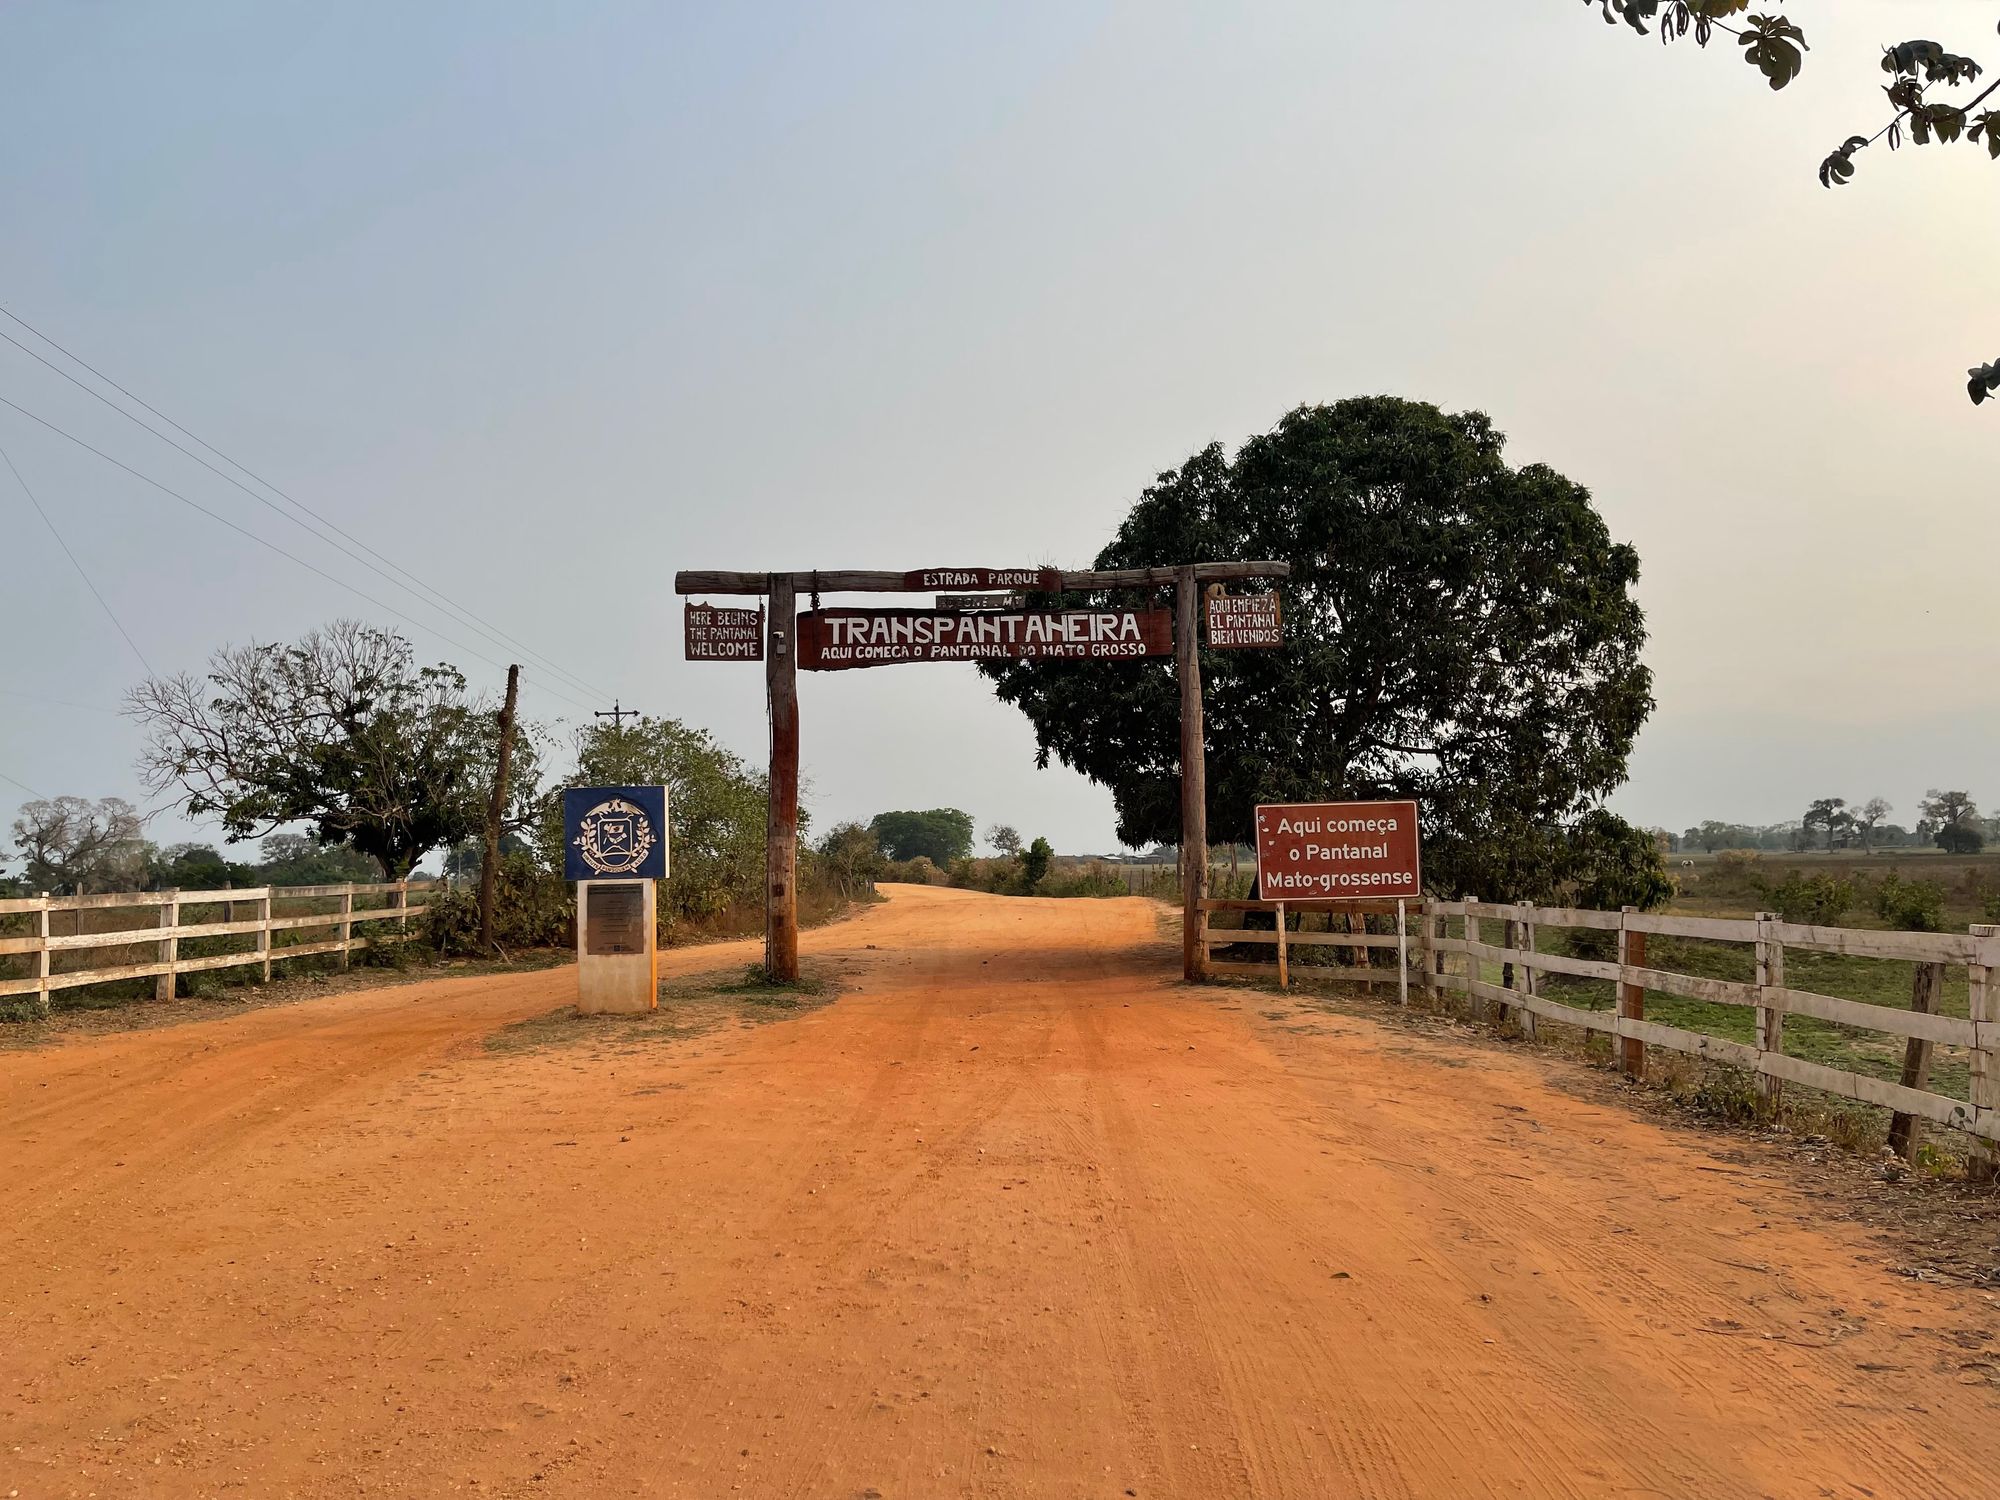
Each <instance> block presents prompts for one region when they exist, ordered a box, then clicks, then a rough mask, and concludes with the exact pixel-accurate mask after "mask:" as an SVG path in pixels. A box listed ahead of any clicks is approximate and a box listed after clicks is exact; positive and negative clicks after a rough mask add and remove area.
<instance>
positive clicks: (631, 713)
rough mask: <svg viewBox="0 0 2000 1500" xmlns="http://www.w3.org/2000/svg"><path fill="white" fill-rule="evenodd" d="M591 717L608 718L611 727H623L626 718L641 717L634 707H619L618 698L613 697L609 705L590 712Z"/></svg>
mask: <svg viewBox="0 0 2000 1500" xmlns="http://www.w3.org/2000/svg"><path fill="white" fill-rule="evenodd" d="M591 717H592V718H594V719H609V720H610V721H611V727H612V728H613V729H623V728H624V727H625V721H626V720H627V719H636V718H639V717H641V715H640V713H639V710H638V709H636V708H621V707H619V704H618V700H617V699H616V698H613V699H612V700H611V707H609V708H600V709H597V710H596V711H595V712H594V713H592V715H591Z"/></svg>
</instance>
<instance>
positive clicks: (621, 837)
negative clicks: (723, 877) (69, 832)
mask: <svg viewBox="0 0 2000 1500" xmlns="http://www.w3.org/2000/svg"><path fill="white" fill-rule="evenodd" d="M563 878H564V879H565V880H665V879H666V878H667V789H666V788H665V787H663V786H581V787H578V786H573V787H569V788H567V789H566V790H565V791H564V792H563Z"/></svg>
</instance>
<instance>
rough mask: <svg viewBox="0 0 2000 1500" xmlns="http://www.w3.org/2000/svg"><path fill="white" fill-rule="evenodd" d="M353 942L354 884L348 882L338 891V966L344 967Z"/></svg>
mask: <svg viewBox="0 0 2000 1500" xmlns="http://www.w3.org/2000/svg"><path fill="white" fill-rule="evenodd" d="M353 943H354V885H353V883H352V882H349V884H348V887H347V889H346V890H344V891H342V892H341V893H340V966H341V968H343V969H344V968H346V967H347V963H348V952H349V950H350V949H351V948H352V946H353Z"/></svg>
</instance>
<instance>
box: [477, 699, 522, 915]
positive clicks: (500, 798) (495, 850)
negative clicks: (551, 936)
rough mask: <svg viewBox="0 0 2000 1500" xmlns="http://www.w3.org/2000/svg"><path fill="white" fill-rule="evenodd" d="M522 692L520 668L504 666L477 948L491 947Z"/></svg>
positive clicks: (481, 871)
mask: <svg viewBox="0 0 2000 1500" xmlns="http://www.w3.org/2000/svg"><path fill="white" fill-rule="evenodd" d="M520 696H521V668H520V666H519V664H518V663H517V664H516V665H514V666H510V667H509V668H507V701H506V702H505V703H503V704H502V705H501V706H500V762H499V764H498V765H497V766H495V767H494V770H493V795H492V796H490V797H488V798H487V799H486V857H485V858H484V859H482V860H480V861H479V950H480V952H482V953H484V952H486V951H487V950H489V949H490V948H492V947H493V886H494V882H495V881H496V880H497V879H498V878H499V875H500V820H501V819H502V818H503V817H505V816H506V813H507V780H508V777H509V776H510V775H512V773H513V769H514V705H515V704H516V703H517V702H519V701H520Z"/></svg>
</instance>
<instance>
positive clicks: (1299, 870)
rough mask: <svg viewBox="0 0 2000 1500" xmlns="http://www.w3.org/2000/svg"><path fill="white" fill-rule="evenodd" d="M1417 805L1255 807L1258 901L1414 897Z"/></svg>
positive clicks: (1417, 891)
mask: <svg viewBox="0 0 2000 1500" xmlns="http://www.w3.org/2000/svg"><path fill="white" fill-rule="evenodd" d="M1423 893H1424V888H1423V876H1422V872H1421V870H1420V869H1419V867H1418V848H1417V804H1416V803H1414V802H1298V803H1266V804H1263V805H1260V806H1259V807H1258V809H1257V899H1258V900H1259V901H1315V900H1317V901H1340V900H1357V899H1361V898H1365V897H1374V898H1376V899H1378V900H1384V899H1386V900H1398V899H1402V898H1412V899H1414V898H1416V897H1419V896H1421V895H1423Z"/></svg>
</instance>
